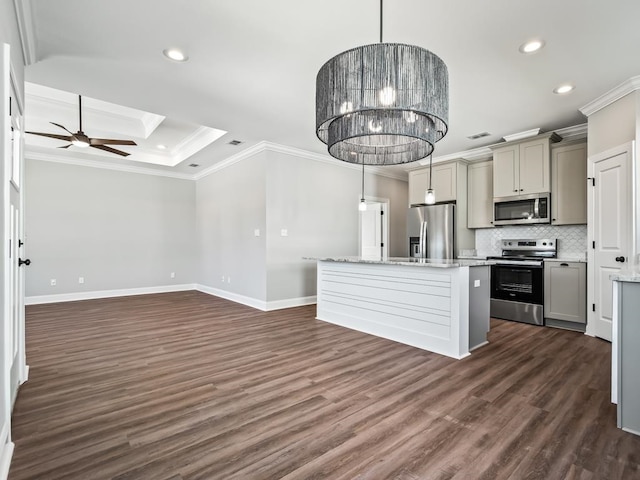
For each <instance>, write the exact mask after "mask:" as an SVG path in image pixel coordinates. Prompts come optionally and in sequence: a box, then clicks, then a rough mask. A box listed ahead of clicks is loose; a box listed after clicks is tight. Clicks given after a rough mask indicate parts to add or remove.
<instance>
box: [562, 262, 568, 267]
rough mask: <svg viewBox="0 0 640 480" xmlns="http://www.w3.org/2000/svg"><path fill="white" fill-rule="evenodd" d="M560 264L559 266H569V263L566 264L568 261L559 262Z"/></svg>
mask: <svg viewBox="0 0 640 480" xmlns="http://www.w3.org/2000/svg"><path fill="white" fill-rule="evenodd" d="M560 266H561V267H568V266H569V264H568V263H561V264H560Z"/></svg>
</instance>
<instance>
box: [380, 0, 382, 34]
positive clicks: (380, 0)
mask: <svg viewBox="0 0 640 480" xmlns="http://www.w3.org/2000/svg"><path fill="white" fill-rule="evenodd" d="M380 43H382V0H380Z"/></svg>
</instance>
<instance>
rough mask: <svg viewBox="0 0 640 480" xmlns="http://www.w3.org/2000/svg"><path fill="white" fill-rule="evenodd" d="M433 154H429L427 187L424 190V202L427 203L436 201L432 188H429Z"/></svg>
mask: <svg viewBox="0 0 640 480" xmlns="http://www.w3.org/2000/svg"><path fill="white" fill-rule="evenodd" d="M432 157H433V156H432V155H429V188H428V189H427V191H426V192H424V203H426V204H427V205H433V204H434V203H436V194H435V193H433V188H431V177H432V176H433V170H432V166H433V158H432Z"/></svg>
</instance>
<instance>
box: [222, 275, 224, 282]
mask: <svg viewBox="0 0 640 480" xmlns="http://www.w3.org/2000/svg"><path fill="white" fill-rule="evenodd" d="M222 283H224V275H222Z"/></svg>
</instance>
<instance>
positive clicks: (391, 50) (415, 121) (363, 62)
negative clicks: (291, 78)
mask: <svg viewBox="0 0 640 480" xmlns="http://www.w3.org/2000/svg"><path fill="white" fill-rule="evenodd" d="M448 117H449V74H448V71H447V66H446V65H445V63H444V62H443V61H442V60H441V59H440V57H438V56H437V55H435V54H433V53H432V52H430V51H429V50H426V49H424V48H421V47H417V46H413V45H405V44H399V43H383V42H382V0H380V43H376V44H371V45H364V46H361V47H357V48H353V49H351V50H347V51H346V52H343V53H341V54H339V55H336V56H335V57H333V58H332V59H330V60H329V61H328V62H326V63H325V64H324V65H323V66H322V68H320V71H319V72H318V75H317V78H316V134H317V135H318V138H319V139H320V140H321V141H322V142H324V143H325V144H326V145H327V147H328V150H329V154H330V155H331V156H333V157H335V158H337V159H339V160H343V161H345V162H350V163H358V164H359V163H362V164H364V165H399V164H403V163H409V162H415V161H416V160H420V159H421V158H425V157H428V156H429V155H430V154H431V153H432V152H433V148H434V144H435V143H436V142H437V141H439V140H441V139H442V138H443V137H444V136H445V135H446V134H447V129H448V126H447V122H448Z"/></svg>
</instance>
